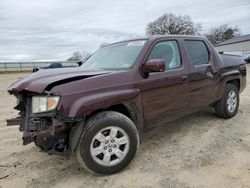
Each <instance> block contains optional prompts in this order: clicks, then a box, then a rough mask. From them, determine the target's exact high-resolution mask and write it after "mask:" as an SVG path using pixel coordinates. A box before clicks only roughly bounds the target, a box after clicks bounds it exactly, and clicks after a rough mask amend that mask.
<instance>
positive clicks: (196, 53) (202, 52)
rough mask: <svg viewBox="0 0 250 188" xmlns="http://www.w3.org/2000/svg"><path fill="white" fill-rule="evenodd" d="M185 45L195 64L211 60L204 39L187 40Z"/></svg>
mask: <svg viewBox="0 0 250 188" xmlns="http://www.w3.org/2000/svg"><path fill="white" fill-rule="evenodd" d="M185 45H186V48H187V51H188V54H189V57H190V60H191V63H192V64H193V65H201V64H207V63H208V60H209V54H208V51H207V47H206V45H205V43H204V42H202V41H191V40H187V41H185Z"/></svg>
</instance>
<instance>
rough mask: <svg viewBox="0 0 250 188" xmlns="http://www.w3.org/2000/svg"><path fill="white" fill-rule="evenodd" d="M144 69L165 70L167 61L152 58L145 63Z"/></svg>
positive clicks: (147, 70) (146, 71) (146, 70)
mask: <svg viewBox="0 0 250 188" xmlns="http://www.w3.org/2000/svg"><path fill="white" fill-rule="evenodd" d="M143 70H144V72H145V73H150V72H164V71H165V61H164V59H151V60H149V61H147V62H146V63H145V64H144V66H143Z"/></svg>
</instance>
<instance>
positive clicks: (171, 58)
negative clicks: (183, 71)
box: [148, 41, 181, 70]
mask: <svg viewBox="0 0 250 188" xmlns="http://www.w3.org/2000/svg"><path fill="white" fill-rule="evenodd" d="M151 59H164V60H165V63H166V69H167V70H170V69H176V68H180V67H181V58H180V52H179V48H178V44H177V42H176V41H164V42H159V43H157V44H156V45H155V46H154V48H153V50H152V51H151V53H150V55H149V57H148V60H151Z"/></svg>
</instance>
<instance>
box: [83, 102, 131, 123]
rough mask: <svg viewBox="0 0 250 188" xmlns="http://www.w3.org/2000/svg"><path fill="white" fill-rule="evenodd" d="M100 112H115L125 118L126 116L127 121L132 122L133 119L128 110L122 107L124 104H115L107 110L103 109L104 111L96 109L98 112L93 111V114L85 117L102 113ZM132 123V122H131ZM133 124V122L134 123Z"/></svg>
mask: <svg viewBox="0 0 250 188" xmlns="http://www.w3.org/2000/svg"><path fill="white" fill-rule="evenodd" d="M102 111H115V112H119V113H121V114H123V115H125V116H127V117H128V118H129V119H131V120H132V121H133V118H132V115H131V112H130V111H129V109H128V108H127V107H126V106H125V105H124V104H116V105H113V106H110V107H108V108H105V109H98V110H95V111H94V112H92V113H91V114H90V115H88V116H87V117H86V119H87V118H89V117H90V116H92V115H94V114H96V113H99V112H102ZM133 122H134V121H133ZM134 123H135V122H134Z"/></svg>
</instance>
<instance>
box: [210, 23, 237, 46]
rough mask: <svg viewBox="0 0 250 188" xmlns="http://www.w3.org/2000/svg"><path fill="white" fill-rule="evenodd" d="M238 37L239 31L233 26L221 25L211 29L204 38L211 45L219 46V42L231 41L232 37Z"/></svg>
mask: <svg viewBox="0 0 250 188" xmlns="http://www.w3.org/2000/svg"><path fill="white" fill-rule="evenodd" d="M239 35H240V29H239V28H238V27H237V26H235V27H231V26H228V25H227V24H224V25H221V26H219V27H214V28H211V29H210V30H209V31H208V33H207V34H205V36H206V37H207V39H208V40H209V41H210V42H211V43H212V44H213V45H215V44H219V43H221V42H224V41H226V40H228V39H231V38H233V37H236V36H239Z"/></svg>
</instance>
